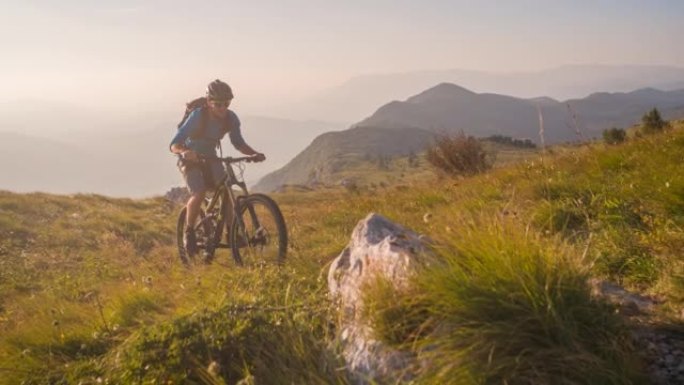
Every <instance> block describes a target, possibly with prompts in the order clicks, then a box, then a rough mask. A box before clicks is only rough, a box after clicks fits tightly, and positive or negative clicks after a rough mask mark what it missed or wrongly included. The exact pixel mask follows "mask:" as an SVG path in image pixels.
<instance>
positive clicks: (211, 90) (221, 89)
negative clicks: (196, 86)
mask: <svg viewBox="0 0 684 385" xmlns="http://www.w3.org/2000/svg"><path fill="white" fill-rule="evenodd" d="M207 98H209V99H218V100H227V99H232V98H233V90H231V89H230V86H229V85H228V84H226V83H224V82H222V81H220V80H218V79H216V80H214V81H213V82H211V83H209V85H208V86H207Z"/></svg>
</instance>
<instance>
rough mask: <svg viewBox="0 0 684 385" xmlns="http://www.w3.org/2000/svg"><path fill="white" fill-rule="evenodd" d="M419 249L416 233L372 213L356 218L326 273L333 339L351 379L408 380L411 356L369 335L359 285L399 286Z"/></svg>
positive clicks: (414, 264)
mask: <svg viewBox="0 0 684 385" xmlns="http://www.w3.org/2000/svg"><path fill="white" fill-rule="evenodd" d="M424 253H425V248H424V247H423V244H422V242H421V239H420V237H419V236H418V234H416V233H414V232H412V231H410V230H407V229H405V228H404V227H402V226H399V225H397V224H395V223H392V222H391V221H389V220H388V219H386V218H384V217H382V216H381V215H378V214H370V215H368V216H367V217H366V218H365V219H363V220H362V221H360V222H359V223H358V225H357V226H356V228H355V229H354V231H353V233H352V238H351V241H350V242H349V244H348V245H347V247H346V248H345V249H344V250H343V251H342V253H341V254H340V255H339V256H338V257H337V258H336V259H335V260H334V261H333V263H332V266H331V267H330V270H329V273H328V287H329V289H330V295H331V296H332V298H333V300H334V301H335V302H336V304H337V305H338V307H339V315H340V316H339V325H338V326H339V327H338V336H337V337H338V340H339V343H340V344H341V348H342V353H343V355H344V358H345V360H346V362H347V368H348V370H349V371H350V373H351V375H352V377H353V378H354V381H355V382H356V383H357V384H367V383H370V382H371V381H372V382H374V383H375V382H388V383H396V382H400V381H402V380H408V379H410V378H411V368H412V367H414V366H415V362H414V359H413V356H412V354H410V353H408V352H402V351H397V350H395V349H392V348H390V347H388V346H386V345H385V344H383V343H381V342H380V341H378V340H376V339H375V338H374V332H373V329H372V328H371V327H370V326H369V325H368V324H367V323H366V322H364V319H363V316H362V309H363V296H362V288H363V287H364V285H366V284H368V283H369V282H371V281H372V280H374V279H378V278H382V279H387V280H389V281H391V282H393V283H394V284H395V286H396V287H397V288H401V287H405V286H406V284H407V283H408V279H409V277H410V276H411V274H413V272H414V271H415V268H416V267H417V266H418V262H419V259H420V258H421V255H424Z"/></svg>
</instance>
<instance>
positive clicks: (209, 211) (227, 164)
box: [195, 157, 259, 248]
mask: <svg viewBox="0 0 684 385" xmlns="http://www.w3.org/2000/svg"><path fill="white" fill-rule="evenodd" d="M218 159H219V160H220V161H221V163H222V165H223V169H224V170H225V171H226V175H225V176H224V177H223V179H221V182H220V183H219V184H218V187H217V188H216V190H215V191H214V195H213V196H212V197H211V198H205V199H206V208H205V213H206V216H205V217H204V219H202V220H201V221H199V222H198V223H197V225H196V226H195V227H196V228H197V227H199V226H204V222H205V221H208V220H211V219H213V216H214V215H216V214H214V213H215V209H216V205H218V214H217V215H218V217H217V218H216V223H219V224H221V225H220V226H217V228H216V229H214V233H213V234H208V235H210V237H207V238H208V239H212V240H214V242H215V244H214V245H211V247H212V248H229V245H228V244H227V243H221V238H222V237H221V234H222V232H223V229H224V228H225V229H226V233H228V231H229V230H230V226H231V223H228V221H227V220H226V218H225V213H226V211H225V205H226V199H230V202H231V203H232V206H233V207H232V214H233V218H234V219H235V220H237V225H238V226H239V227H240V228H244V227H245V224H244V221H243V220H242V216H241V215H239V214H240V213H239V203H240V198H242V197H246V196H248V195H249V191H247V184H246V183H245V182H244V181H239V180H238V179H237V177H236V175H235V171H234V170H233V167H232V165H231V164H232V163H237V162H241V161H245V160H247V159H249V157H242V158H230V157H228V158H218ZM233 186H238V187H239V188H240V189H241V190H242V194H240V195H237V194H236V193H235V191H234V190H233V188H232V187H233ZM248 210H249V213H250V216H251V217H252V223H256V224H257V225H258V223H259V220H258V218H257V216H256V213H255V212H254V208H252V207H251V206H250V207H248ZM224 225H225V227H224Z"/></svg>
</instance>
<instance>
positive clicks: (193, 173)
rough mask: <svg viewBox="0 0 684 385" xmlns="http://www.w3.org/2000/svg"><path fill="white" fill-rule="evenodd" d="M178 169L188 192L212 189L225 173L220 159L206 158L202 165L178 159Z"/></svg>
mask: <svg viewBox="0 0 684 385" xmlns="http://www.w3.org/2000/svg"><path fill="white" fill-rule="evenodd" d="M178 169H179V170H180V172H181V174H183V179H185V184H186V185H187V186H188V191H189V192H190V194H197V193H203V192H207V191H209V190H213V189H214V188H216V186H217V185H218V183H220V182H221V180H222V179H223V177H224V176H225V175H226V172H225V170H224V169H223V165H222V164H221V161H220V160H208V161H206V162H205V163H204V164H203V165H202V164H199V163H194V162H187V161H184V160H183V159H179V160H178Z"/></svg>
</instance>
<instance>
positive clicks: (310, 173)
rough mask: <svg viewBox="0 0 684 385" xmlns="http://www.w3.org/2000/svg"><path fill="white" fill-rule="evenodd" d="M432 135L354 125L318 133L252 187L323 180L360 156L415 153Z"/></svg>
mask: <svg viewBox="0 0 684 385" xmlns="http://www.w3.org/2000/svg"><path fill="white" fill-rule="evenodd" d="M433 136H434V135H433V134H432V133H431V132H429V131H426V130H422V129H416V128H412V127H401V128H384V127H369V126H363V127H360V126H359V127H354V128H351V129H348V130H345V131H340V132H329V133H325V134H323V135H320V136H318V137H317V138H316V139H314V141H313V142H312V143H311V144H310V145H309V146H308V147H307V148H305V149H304V151H302V152H301V153H300V154H299V155H297V156H296V157H295V158H294V159H292V160H291V161H290V162H289V163H288V164H287V165H286V166H285V167H283V168H281V169H279V170H277V171H275V172H272V173H270V174H268V175H266V176H265V177H263V178H262V179H261V180H260V181H259V183H257V184H256V185H255V186H254V189H255V190H258V191H271V190H273V189H276V188H277V187H279V186H281V185H284V184H307V183H315V182H323V181H324V180H325V178H326V177H327V176H328V175H330V174H331V173H334V172H336V171H339V170H341V169H344V168H345V167H346V166H348V165H349V164H350V163H353V162H354V161H355V160H358V159H361V158H370V157H377V156H387V155H406V154H409V153H411V152H418V151H421V150H422V149H423V148H425V145H426V144H427V143H428V142H429V141H430V140H431V139H432V137H433Z"/></svg>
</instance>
